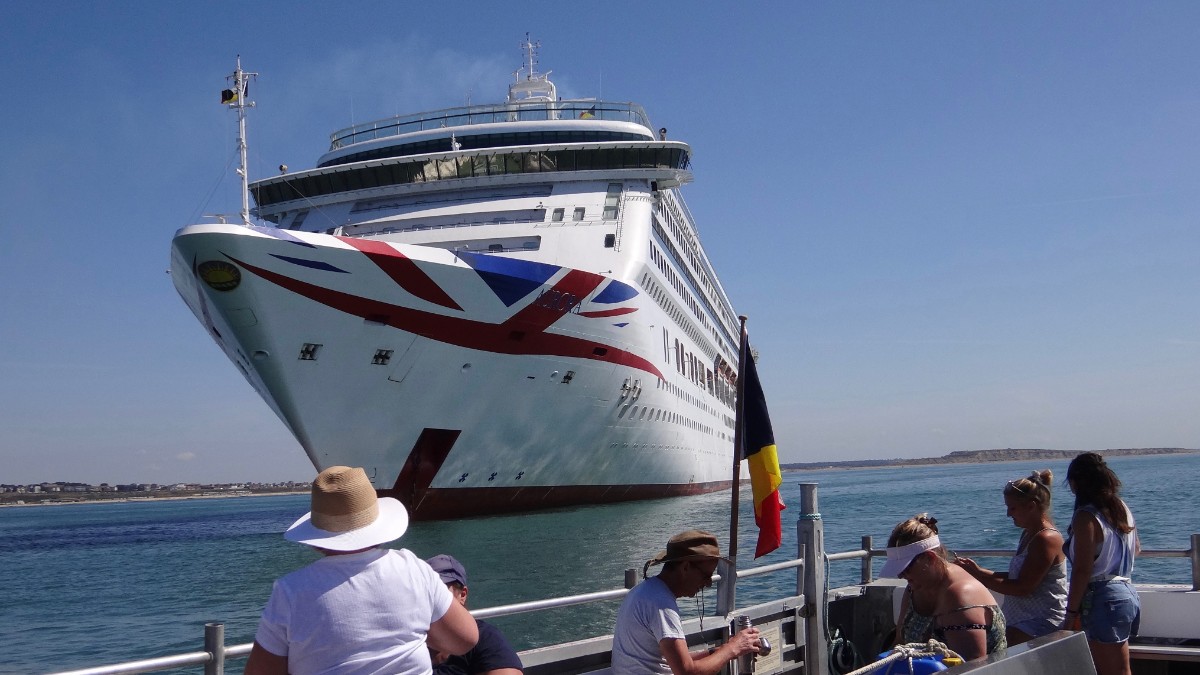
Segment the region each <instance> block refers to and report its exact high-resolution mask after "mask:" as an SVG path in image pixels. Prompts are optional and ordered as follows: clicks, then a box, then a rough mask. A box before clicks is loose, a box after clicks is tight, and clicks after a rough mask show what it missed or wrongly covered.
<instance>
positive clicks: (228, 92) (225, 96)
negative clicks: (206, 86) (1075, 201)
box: [221, 85, 250, 105]
mask: <svg viewBox="0 0 1200 675" xmlns="http://www.w3.org/2000/svg"><path fill="white" fill-rule="evenodd" d="M249 90H250V86H249V85H242V93H241V95H240V98H242V99H243V100H244V99H245V98H246V92H247V91H249ZM238 98H239V95H238V92H237V91H235V90H233V89H222V90H221V105H225V104H226V103H237V100H238Z"/></svg>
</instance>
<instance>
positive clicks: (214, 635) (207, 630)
mask: <svg viewBox="0 0 1200 675" xmlns="http://www.w3.org/2000/svg"><path fill="white" fill-rule="evenodd" d="M204 651H206V652H208V653H209V654H211V655H212V658H211V659H209V661H208V663H206V664H204V675H225V624H223V623H206V624H204Z"/></svg>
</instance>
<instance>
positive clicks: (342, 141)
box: [329, 99, 653, 151]
mask: <svg viewBox="0 0 1200 675" xmlns="http://www.w3.org/2000/svg"><path fill="white" fill-rule="evenodd" d="M578 119H588V120H606V121H618V122H632V123H634V124H638V125H640V126H643V127H646V128H647V129H651V130H653V127H651V126H650V119H649V118H648V117H647V116H646V111H645V110H643V109H642V106H640V105H638V104H636V103H616V102H609V101H595V100H591V99H572V100H566V101H554V102H550V101H520V102H514V103H496V104H489V105H472V106H460V107H456V108H444V109H442V110H434V111H430V112H422V113H414V114H411V115H397V116H396V117H389V118H386V119H382V120H376V121H374V122H366V123H363V124H356V125H354V126H352V127H347V128H345V129H340V130H338V131H335V132H333V133H332V134H330V137H329V149H330V150H331V151H332V150H337V149H338V148H343V147H346V146H347V145H353V144H355V143H361V142H363V141H371V140H375V139H378V138H388V137H390V136H400V135H403V134H409V133H413V132H415V131H426V130H433V129H446V128H450V127H466V126H472V125H476V124H496V123H500V122H544V121H549V120H578Z"/></svg>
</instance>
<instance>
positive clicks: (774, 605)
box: [54, 483, 1200, 675]
mask: <svg viewBox="0 0 1200 675" xmlns="http://www.w3.org/2000/svg"><path fill="white" fill-rule="evenodd" d="M816 487H817V486H816V484H811V483H805V484H801V488H802V497H803V500H804V501H803V503H802V505H801V511H802V514H801V517H800V518H799V520H798V522H797V526H796V528H797V541H798V544H797V555H796V557H795V559H792V560H787V561H783V562H779V563H774V564H769V565H762V566H758V567H752V568H747V569H742V570H737V572H736V579H744V578H748V577H754V576H759V575H764V574H771V573H776V572H781V571H787V570H791V569H794V570H796V588H795V595H794V596H788V597H782V600H776V601H773V602H769V603H766V604H763V605H757V606H755V608H759V611H760V612H761V613H764V614H770V615H771V616H773V617H775V620H776V621H779V620H780V619H779V617H780V616H783V617H784V619H783V620H789V619H790V620H794V621H795V622H796V625H795V626H794V631H793V632H794V639H795V642H794V643H793V644H791V645H779V646H778V648H780V649H784V648H785V647H787V648H790V651H791V653H793V654H795V653H797V652H800V651H801V649H800V648H801V646H803V647H804V650H803V651H804V662H805V663H806V665H807V664H809V663H811V664H813V667H814V670H811V671H806V672H808V673H810V674H811V675H817V673H820V672H823V670H821V669H823V668H824V664H825V663H826V662H827V660H828V654H829V649H828V647H829V645H828V643H827V638H828V635H827V630H826V628H825V623H826V614H825V609H826V608H825V602H826V601H828V599H829V598H828V596H827V590H828V589H827V584H826V574H825V568H826V567H827V565H826V564H825V563H832V562H839V561H848V560H858V561H859V562H860V565H861V567H860V570H861V578H860V584H859V587H860V589H861V588H863V587H867V586H869V585H871V584H872V583H874V582H875V579H874V577H873V573H872V561H873V560H874V558H877V557H886V555H887V551H886V549H877V548H875V547H874V545H873V539H872V538H871V537H869V536H865V537H863V538H862V547H861V548H860V549H857V550H852V551H843V552H838V553H825V552H824V551H823V550H822V549H821V543H822V542H823V541H824V532H823V528H824V526H823V524H822V523H821V519H820V511H819V510H818V509H817V504H816V499H817V498H816ZM1190 544H1191V548H1189V549H1167V550H1143V551H1142V552H1141V553H1140V556H1141V557H1146V558H1187V559H1190V562H1191V572H1192V584H1191V589H1190V590H1191V591H1193V592H1195V591H1200V534H1193V535H1191V538H1190ZM958 553H960V554H964V555H972V556H976V557H1011V556H1012V555H1014V553H1015V551H1012V550H1002V549H969V550H968V549H961V550H958ZM718 569H720V570H728V565H727V563H725V562H722V563H721V567H719V568H718ZM714 581H722V579H721V577H720V576H719V575H715V576H714ZM636 583H637V571H636V570H633V569H629V570H626V571H625V579H624V587H623V588H616V589H611V590H603V591H596V592H592V593H583V594H577V595H569V596H561V597H553V598H547V599H544V600H535V601H530V602H521V603H515V604H510V605H502V606H497V607H489V608H483V609H475V610H471V614H472V615H473V616H475V617H476V618H478V619H490V618H494V617H501V616H511V615H515V614H524V613H528V612H537V611H542V610H548V609H557V608H562V607H570V606H575V605H584V604H589V603H595V602H608V601H612V600H618V599H620V598H623V597H624V596H625V594H627V593H628V592H629V589H630V588H632V587H633V586H634V585H635V584H636ZM736 588H737V584H736V583H734V584H732V585H727V584H725V583H720V584H719V585H718V590H717V607H716V613H717V616H718V617H724V618H722V620H721V622H720V623H721V625H720V626H719V627H717V628H713V627H710V628H708V629H707V630H702V634H698V635H696V636H695V637H696V638H697V639H698V640H701V641H709V640H712V639H713V638H714V637H716V636H718V635H721V634H723V633H721V631H724V630H725V628H726V627H727V624H726V623H725V620H726V618H728V617H731V616H732V615H733V614H734V613H740V612H742V611H745V610H746V609H748V608H745V607H743V608H738V609H737V612H735V607H736V605H735V604H734V599H735V594H736ZM1168 590H1171V591H1183V592H1186V591H1188V590H1189V589H1188V588H1187V586H1186V585H1182V584H1181V585H1177V586H1174V587H1170V588H1169V589H1168ZM1145 595H1146V596H1150V595H1161V596H1163V597H1164V598H1167V599H1171V598H1172V596H1175V598H1174V599H1175V600H1178V599H1180V598H1179V594H1178V593H1158V594H1145ZM817 599H820V600H821V601H820V602H818V601H816V600H817ZM793 605H798V606H793ZM755 608H750V609H755ZM1147 608H1148V605H1147V603H1146V602H1145V600H1143V610H1145V609H1147ZM1164 609H1165V610H1166V611H1165V612H1163V613H1164V614H1165V615H1167V618H1166V619H1165V620H1169V616H1170V615H1171V614H1175V613H1178V612H1179V611H1180V608H1179V606H1178V605H1176V606H1174V607H1165V608H1164ZM1147 614H1148V613H1147V612H1145V611H1144V612H1143V622H1142V626H1143V629H1146V628H1147V618H1149V617H1148V616H1147ZM801 619H803V623H804V626H803V630H801V626H800V622H801ZM692 621H698V620H696V619H694V620H692ZM1159 621H1160V622H1161V621H1164V619H1160V620H1159ZM755 625H759V624H758V623H757V622H756V624H755ZM1184 628H1191V627H1184ZM1147 632H1148V631H1147ZM224 635H225V627H224V624H222V623H208V624H205V626H204V648H203V650H201V651H195V652H188V653H184V654H174V655H169V656H162V657H157V658H150V659H143V660H139V661H128V662H124V663H117V664H113V665H107V666H98V667H92V668H84V669H77V670H68V671H58V672H56V673H55V674H54V675H132V674H134V673H149V672H158V671H164V670H171V669H175V668H181V667H186V666H203V667H204V673H205V675H223V673H224V672H225V664H226V661H228V660H229V659H234V658H240V657H244V656H246V655H248V654H249V653H250V650H251V648H252V646H253V645H252V644H250V643H246V644H238V645H231V646H226V645H225V643H224ZM689 635H691V633H690V632H689ZM1197 637H1200V636H1197ZM1188 642H1189V643H1194V642H1195V640H1188ZM555 650H557V651H555ZM610 650H611V636H598V637H595V638H590V639H584V640H581V641H580V642H576V643H568V644H566V645H551V646H548V647H541V648H535V649H530V650H526V651H523V652H521V655H522V658H523V659H526V658H527V656H528V655H535V654H536V661H538V663H536V664H535V663H526V666H527V669H526V672H527V675H529V674H531V673H543V672H545V673H549V672H559V671H556V670H554V669H552V668H548V667H547V666H548V665H551V664H552V663H553V662H552V661H549V662H548V661H547V659H553V658H557V657H556V656H555V655H556V654H557V655H566V656H570V657H578V656H579V655H580V654H582V655H583V656H585V657H587V658H588V659H590V660H591V661H594V662H596V663H599V664H600V666H599V667H596V668H592V669H589V670H574V671H572V672H597V673H598V672H604V671H605V670H606V668H605V664H606V663H607V659H608V658H609V657H610ZM1130 652H1131V654H1133V655H1134V657H1135V658H1142V659H1165V660H1174V661H1200V647H1196V646H1191V645H1190V644H1166V645H1162V644H1145V645H1139V644H1132V645H1131V648H1130Z"/></svg>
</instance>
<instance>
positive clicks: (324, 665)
mask: <svg viewBox="0 0 1200 675" xmlns="http://www.w3.org/2000/svg"><path fill="white" fill-rule="evenodd" d="M453 601H454V597H453V596H452V595H451V594H450V591H449V590H447V588H446V586H445V584H443V583H442V580H441V579H440V578H439V577H438V575H437V573H436V572H434V571H433V569H432V568H430V567H429V565H428V564H426V563H425V561H424V560H421V559H420V558H418V557H416V556H415V555H413V554H412V553H411V552H410V551H408V550H406V549H400V550H392V549H384V548H376V549H371V550H369V551H363V552H361V553H351V554H347V555H330V556H325V557H323V558H321V559H320V560H318V561H316V562H314V563H313V564H311V565H309V566H307V567H304V568H301V569H299V570H296V571H295V572H291V573H290V574H287V575H284V576H283V577H280V578H279V579H278V580H276V581H275V585H274V587H273V588H272V589H271V598H270V599H269V600H268V601H267V606H266V607H265V608H264V609H263V613H262V618H261V619H260V620H259V623H258V632H257V633H256V634H255V636H254V639H255V641H256V642H258V644H260V645H262V647H263V648H264V649H266V650H267V651H268V652H271V653H272V654H275V655H277V656H286V657H287V658H288V672H289V673H291V674H292V675H315V674H317V673H338V674H339V675H349V674H351V673H353V674H356V675H358V674H361V675H373V674H375V673H381V674H382V673H388V674H389V675H391V674H395V675H401V674H404V675H426V674H428V673H430V672H431V671H432V665H431V664H430V661H429V650H428V649H427V648H426V647H425V637H426V635H427V634H428V632H429V624H431V623H433V622H434V621H437V620H438V619H440V618H442V617H443V616H445V614H446V612H447V611H448V610H449V609H450V603H452V602H453Z"/></svg>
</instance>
